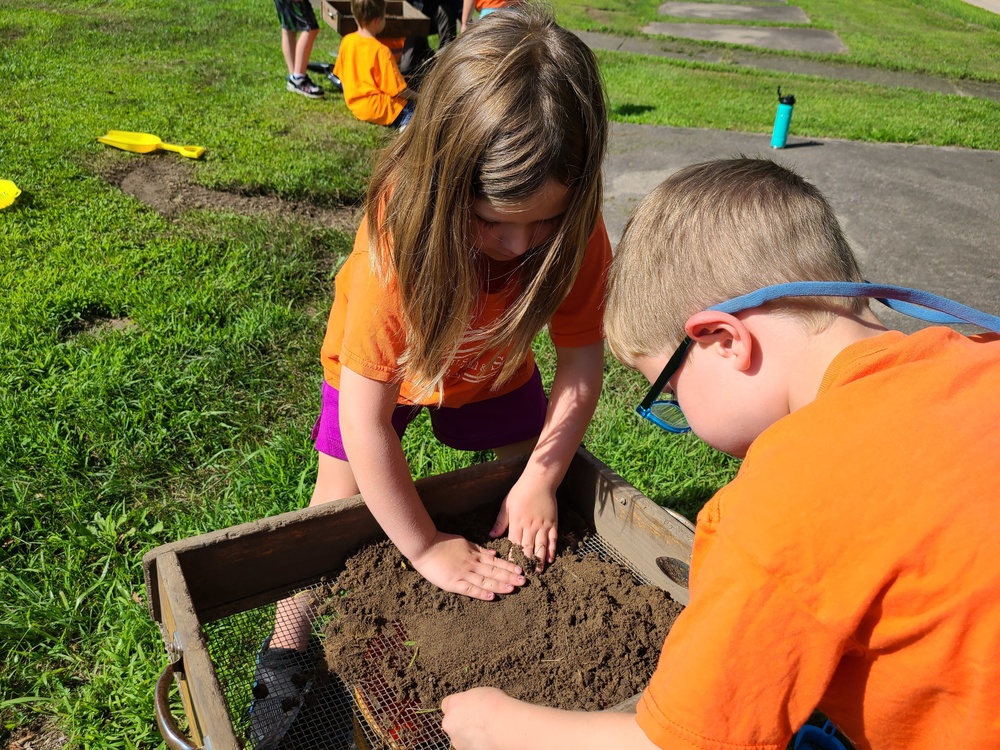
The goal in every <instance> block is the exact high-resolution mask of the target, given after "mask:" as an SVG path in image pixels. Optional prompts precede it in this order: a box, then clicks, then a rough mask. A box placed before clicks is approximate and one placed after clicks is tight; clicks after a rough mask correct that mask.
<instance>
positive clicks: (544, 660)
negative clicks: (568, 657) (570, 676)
mask: <svg viewBox="0 0 1000 750" xmlns="http://www.w3.org/2000/svg"><path fill="white" fill-rule="evenodd" d="M562 660H563V657H561V656H560V657H559V658H558V659H541V660H540V661H541V662H542V663H543V664H544V663H545V662H547V661H562Z"/></svg>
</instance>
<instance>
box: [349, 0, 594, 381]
mask: <svg viewBox="0 0 1000 750" xmlns="http://www.w3.org/2000/svg"><path fill="white" fill-rule="evenodd" d="M606 142H607V119H606V108H605V100H604V88H603V85H602V82H601V79H600V75H599V73H598V70H597V62H596V60H595V58H594V55H593V53H592V52H591V51H590V49H589V48H588V47H587V46H586V45H585V44H584V43H583V42H582V41H580V39H579V38H577V37H576V36H575V35H574V34H572V33H571V32H569V31H566V30H565V29H562V28H561V27H559V26H557V25H556V23H555V21H554V20H553V19H552V17H551V15H549V14H548V13H546V12H545V11H543V10H541V9H539V8H537V7H534V6H531V5H521V6H517V7H511V8H505V9H503V10H502V11H498V12H497V13H492V14H490V15H489V16H488V17H486V18H485V19H483V20H481V21H480V22H479V23H477V24H476V25H475V26H474V27H473V28H472V29H471V30H469V31H468V32H466V33H464V34H462V35H461V36H460V37H459V38H458V40H456V41H455V42H453V43H451V44H449V45H448V46H447V47H446V48H445V50H444V52H443V53H441V55H440V56H439V58H438V59H437V61H436V62H435V64H434V67H433V69H432V71H431V72H430V74H429V75H428V77H427V78H426V79H425V81H424V84H423V86H422V87H421V90H420V102H419V104H418V106H417V109H416V113H415V115H414V117H413V119H412V121H411V122H410V125H409V127H408V128H407V130H406V131H405V132H403V133H402V134H401V135H400V136H399V137H398V139H397V140H396V141H395V143H393V145H391V146H390V147H389V148H388V149H387V150H386V151H385V152H384V153H383V155H382V157H381V158H380V160H379V162H378V165H377V166H376V168H375V173H374V175H373V178H372V181H371V185H370V186H369V190H368V196H367V210H368V223H369V230H370V235H371V237H372V250H373V252H372V259H373V261H372V262H373V264H374V268H375V271H376V272H377V273H378V274H379V276H380V277H381V278H382V279H383V280H384V281H388V280H389V279H394V280H395V282H396V283H398V285H399V293H400V298H401V300H402V308H403V309H402V313H403V316H404V320H405V324H406V333H407V351H406V355H405V357H404V361H403V362H401V363H400V365H401V368H402V370H403V371H402V372H401V373H400V374H401V376H405V378H406V379H407V380H408V381H410V382H412V383H415V384H417V385H418V386H419V387H421V388H422V389H423V390H425V391H426V392H428V393H429V392H431V391H432V390H434V389H435V388H436V387H437V386H438V385H439V384H440V383H441V380H442V378H443V376H444V374H445V372H447V369H448V366H449V364H450V363H451V362H452V360H453V359H454V356H455V353H456V351H457V350H458V348H459V346H460V345H461V344H462V340H463V336H464V335H465V333H466V329H467V327H468V325H469V322H470V321H471V320H472V318H473V314H474V310H475V305H476V302H477V299H478V298H479V296H480V293H481V279H480V271H479V259H478V258H477V253H476V252H475V250H474V249H473V248H472V247H470V245H469V236H468V233H469V222H470V217H471V215H472V204H473V201H474V200H476V199H484V200H486V201H488V202H490V203H492V204H494V205H496V206H498V207H501V208H502V207H503V206H504V205H509V204H515V203H519V202H522V201H524V200H525V199H527V198H529V197H531V196H532V195H533V194H534V193H536V192H537V191H538V190H539V189H540V188H541V187H542V186H543V185H544V184H545V183H546V181H547V180H549V179H550V178H552V179H555V180H557V181H558V182H560V183H562V184H563V185H566V186H567V187H569V188H570V190H571V193H570V195H571V197H570V203H569V206H568V208H567V210H566V212H565V214H564V215H563V218H562V220H561V221H560V225H559V227H558V229H557V231H556V232H555V234H554V236H553V237H552V238H551V239H550V240H548V241H547V242H545V243H543V244H542V245H541V246H539V247H536V248H533V249H531V250H529V251H528V252H527V253H526V254H525V255H524V256H523V258H522V260H521V264H520V273H519V274H518V278H519V283H520V285H521V287H520V290H519V294H518V295H517V298H516V301H515V302H514V303H513V304H512V305H511V307H510V308H509V309H508V310H507V312H506V313H505V314H504V315H503V316H502V317H501V319H500V320H498V321H497V322H496V324H495V325H494V326H493V328H492V329H491V330H490V331H488V332H487V334H488V338H489V342H490V348H497V349H508V348H509V350H510V353H509V355H508V356H507V357H506V359H505V362H504V364H503V368H502V370H501V371H500V374H499V377H498V380H497V383H496V385H499V384H501V383H503V382H504V381H506V380H507V379H509V378H510V376H511V375H512V374H513V373H514V372H515V370H516V369H517V367H518V366H519V365H520V363H521V362H523V360H524V357H525V356H527V354H528V351H529V349H530V348H531V341H532V339H533V338H534V336H535V335H536V334H537V333H538V331H539V330H541V328H542V327H543V326H544V325H545V324H546V323H547V322H548V320H549V319H550V318H551V317H552V314H553V313H554V312H555V311H556V309H557V308H558V307H559V305H560V304H561V303H562V301H563V299H564V298H565V297H566V295H567V294H568V293H569V290H570V289H571V287H572V285H573V282H574V280H575V279H576V276H577V272H578V271H579V269H580V266H581V263H582V261H583V257H584V253H585V251H586V246H587V240H588V238H589V236H590V234H591V232H592V231H593V229H594V226H595V223H596V220H597V216H598V212H599V211H600V207H601V201H602V195H603V191H602V180H601V162H602V160H603V158H604V151H605V146H606Z"/></svg>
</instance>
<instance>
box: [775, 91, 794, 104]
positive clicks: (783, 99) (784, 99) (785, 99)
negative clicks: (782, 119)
mask: <svg viewBox="0 0 1000 750" xmlns="http://www.w3.org/2000/svg"><path fill="white" fill-rule="evenodd" d="M778 103H779V104H788V105H789V106H791V105H792V104H795V95H794V94H785V95H784V96H782V95H781V86H778Z"/></svg>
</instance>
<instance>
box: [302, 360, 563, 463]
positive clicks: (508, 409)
mask: <svg viewBox="0 0 1000 750" xmlns="http://www.w3.org/2000/svg"><path fill="white" fill-rule="evenodd" d="M322 390H323V405H322V408H321V409H320V413H319V419H317V420H316V425H315V426H314V427H313V431H312V437H313V441H314V442H315V444H316V450H318V451H319V452H320V453H325V454H327V455H328V456H333V457H334V458H339V459H340V460H341V461H346V460H347V453H346V452H345V451H344V440H343V438H342V437H341V434H340V403H339V402H340V393H339V392H338V391H337V389H336V388H334V387H332V386H331V385H330V384H329V383H327V382H326V381H325V380H324V381H323V386H322ZM423 408H425V407H423V406H403V405H400V406H397V407H396V408H395V409H394V410H393V412H392V426H393V428H394V429H395V430H396V434H397V435H399V437H400V439H402V437H403V433H404V432H405V431H406V426H407V425H408V424H410V422H412V421H413V420H414V419H415V418H416V416H417V415H418V414H419V413H420V410H421V409H423ZM426 408H427V410H428V411H429V412H430V415H431V426H432V427H433V428H434V436H435V437H436V438H437V439H438V440H440V441H441V442H442V443H444V444H445V445H447V446H448V447H450V448H455V449H457V450H461V451H485V450H492V449H493V448H501V447H503V446H505V445H510V444H511V443H519V442H521V441H522V440H530V439H531V438H535V437H538V434H539V433H540V432H541V431H542V425H543V424H544V423H545V411H546V409H547V408H548V400H547V399H546V397H545V390H544V389H543V388H542V376H541V374H540V373H539V372H538V368H537V367H536V368H535V372H534V373H532V375H531V379H530V380H528V382H527V383H525V384H524V385H522V386H521V387H520V388H517V389H516V390H513V391H511V392H510V393H505V394H503V395H502V396H496V397H494V398H488V399H485V400H484V401H475V402H473V403H471V404H466V405H465V406H459V407H457V408H451V407H447V406H441V407H434V406H428V407H426Z"/></svg>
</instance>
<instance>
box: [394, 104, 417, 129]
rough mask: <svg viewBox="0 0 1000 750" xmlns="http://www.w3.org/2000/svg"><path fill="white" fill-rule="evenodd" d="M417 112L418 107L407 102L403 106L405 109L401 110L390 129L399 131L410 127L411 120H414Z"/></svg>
mask: <svg viewBox="0 0 1000 750" xmlns="http://www.w3.org/2000/svg"><path fill="white" fill-rule="evenodd" d="M415 110H416V105H415V104H414V103H413V102H407V103H406V104H405V105H403V109H402V110H400V112H399V114H398V115H396V119H395V120H393V121H392V122H391V123H389V127H390V128H396V129H397V130H398V129H399V128H401V127H403V126H404V125H409V124H410V120H412V119H413V112H414V111H415Z"/></svg>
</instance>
